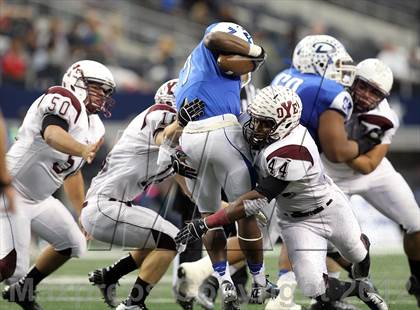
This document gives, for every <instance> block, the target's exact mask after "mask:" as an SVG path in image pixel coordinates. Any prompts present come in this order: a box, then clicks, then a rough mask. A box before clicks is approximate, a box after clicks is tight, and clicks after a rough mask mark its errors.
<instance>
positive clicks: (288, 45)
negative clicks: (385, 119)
mask: <svg viewBox="0 0 420 310" xmlns="http://www.w3.org/2000/svg"><path fill="white" fill-rule="evenodd" d="M89 2H91V1H89ZM27 3H29V4H31V2H30V1H25V0H22V1H20V2H15V1H13V2H5V1H2V0H0V5H1V13H0V71H1V83H3V84H12V85H17V86H20V87H26V88H35V89H44V88H46V87H48V86H49V85H52V84H58V83H60V80H61V76H62V74H63V71H64V70H65V68H66V67H67V66H68V65H69V64H70V63H72V62H74V61H76V60H77V59H83V58H87V59H93V60H97V61H100V62H103V63H106V64H107V65H110V67H111V70H112V71H113V73H114V75H115V77H116V79H117V84H118V85H119V90H123V91H132V90H140V91H146V92H149V91H153V89H155V87H156V86H158V85H159V84H160V83H161V81H164V80H167V79H170V78H173V77H174V76H176V75H177V73H178V71H179V69H180V68H181V67H182V65H183V62H184V61H185V57H186V55H185V53H184V52H180V50H179V48H180V47H179V46H177V45H176V43H177V42H176V39H174V37H173V36H172V35H171V34H165V33H162V34H159V35H157V36H156V38H155V40H154V42H150V44H149V45H148V47H147V48H146V49H147V51H144V49H143V50H142V49H140V50H139V52H138V53H134V52H133V51H135V50H133V51H131V54H130V53H126V54H121V53H120V51H119V50H118V48H119V47H120V46H124V43H125V44H126V46H127V47H128V46H130V47H131V46H134V45H135V42H133V41H132V40H131V38H127V37H126V34H125V33H124V30H123V29H124V27H123V23H124V21H122V20H121V15H118V14H116V15H115V16H114V17H115V18H112V19H111V20H109V19H108V18H106V19H104V18H101V16H100V11H97V10H95V6H92V7H91V8H89V9H88V10H86V12H85V11H84V12H82V13H81V14H80V15H77V16H72V15H69V16H66V17H65V18H63V17H62V16H56V17H53V16H54V15H52V14H50V12H49V10H48V7H46V6H39V5H38V6H37V5H33V4H31V5H27ZM92 3H94V4H96V5H97V2H95V1H92ZM142 4H143V5H144V6H145V7H148V8H150V9H155V10H157V11H164V12H166V13H167V14H170V15H172V16H180V17H183V18H185V17H186V18H187V19H188V20H190V21H193V22H195V23H197V24H198V25H202V28H203V29H204V27H205V25H208V24H210V23H212V22H215V21H220V20H224V21H233V22H238V23H240V24H243V23H242V22H240V21H238V20H237V17H236V16H235V12H236V11H235V8H234V6H232V4H228V3H226V2H225V1H210V0H161V1H160V2H159V1H150V0H149V1H144V2H143V3H142ZM96 8H97V7H96ZM258 18H259V12H258V11H257V12H255V14H254V16H253V18H252V20H251V21H249V24H251V23H252V25H253V26H252V27H249V29H250V31H251V32H252V33H253V36H254V40H255V41H257V42H259V43H260V44H261V45H263V46H264V47H265V48H266V49H267V52H268V54H269V55H270V57H269V59H268V60H267V64H268V65H267V66H264V69H263V70H262V71H261V72H260V73H259V74H258V75H256V77H255V79H256V81H255V83H256V84H257V86H261V85H264V84H267V83H269V82H270V81H271V79H272V78H273V76H274V75H275V74H276V73H277V72H279V71H280V70H282V69H283V68H285V67H288V66H290V58H291V54H292V51H293V48H294V46H295V45H296V43H297V42H298V41H299V39H300V38H301V37H303V36H304V35H307V34H310V33H312V34H320V33H326V34H331V35H334V36H336V37H338V38H340V39H341V40H342V41H343V42H344V43H345V45H346V46H348V49H349V51H350V53H351V55H353V57H354V59H355V61H359V60H361V59H364V58H367V57H374V56H377V57H378V58H380V59H382V60H383V61H384V62H386V63H387V64H388V65H389V66H390V67H391V68H392V69H393V72H394V75H395V78H396V79H397V83H396V84H397V87H398V81H413V80H417V78H418V75H419V72H420V47H413V48H412V49H411V50H408V49H407V48H406V47H402V46H396V45H395V44H393V43H392V42H387V41H386V42H383V43H382V45H378V44H377V43H375V42H372V41H371V40H368V39H360V40H359V41H357V42H355V41H351V40H347V39H346V37H345V35H344V34H342V33H340V32H339V31H337V29H334V28H333V27H330V26H327V25H325V24H324V23H322V22H316V23H313V24H310V25H306V24H302V21H300V20H293V19H291V20H288V21H287V22H288V23H289V27H287V30H286V31H285V32H284V33H283V34H279V32H274V31H269V30H267V29H263V28H259V27H258V26H255V25H259V24H260V23H259V22H258ZM244 26H245V27H246V26H248V25H247V24H244ZM196 39H197V40H198V39H199V38H196ZM130 41H131V42H130ZM127 43H128V44H127ZM360 46H363V48H360ZM189 48H192V47H189ZM184 49H185V47H183V50H184ZM185 50H188V48H187V49H185Z"/></svg>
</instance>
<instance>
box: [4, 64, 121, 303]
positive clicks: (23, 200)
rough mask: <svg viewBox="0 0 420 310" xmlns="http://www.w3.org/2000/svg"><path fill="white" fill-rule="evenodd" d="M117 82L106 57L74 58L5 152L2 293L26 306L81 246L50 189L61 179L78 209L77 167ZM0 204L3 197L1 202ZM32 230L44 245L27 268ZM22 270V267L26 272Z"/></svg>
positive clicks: (96, 143)
mask: <svg viewBox="0 0 420 310" xmlns="http://www.w3.org/2000/svg"><path fill="white" fill-rule="evenodd" d="M114 90H115V82H114V78H113V76H112V74H111V72H110V71H109V70H108V68H106V67H105V66H104V65H102V64H100V63H98V62H95V61H90V60H82V61H79V62H76V63H75V64H73V65H72V66H70V68H69V69H68V70H67V72H66V73H65V74H64V77H63V82H62V86H53V87H51V88H49V89H48V90H47V91H46V92H45V93H44V94H43V95H42V96H40V97H39V98H38V99H36V100H35V102H34V103H33V104H32V105H31V107H30V108H29V110H28V112H27V113H26V116H25V118H24V120H23V124H22V125H21V127H20V128H19V132H18V136H17V140H16V142H15V143H14V144H13V145H12V147H11V149H10V150H9V152H8V153H7V165H8V169H9V171H10V173H11V175H12V177H13V181H12V185H13V187H14V189H15V191H16V212H15V213H14V214H10V213H6V214H5V215H4V214H2V216H1V218H0V226H1V227H8V228H9V231H8V233H7V234H2V235H1V238H2V242H1V245H0V255H1V256H0V257H2V258H3V257H7V255H8V254H9V253H10V252H12V251H16V269H15V270H14V273H13V275H12V276H11V277H10V278H9V279H8V282H9V283H13V284H12V285H10V286H9V287H6V288H5V290H4V291H3V298H4V299H7V300H9V301H14V302H16V303H17V304H19V305H20V306H21V307H22V308H24V309H41V306H39V304H38V303H37V302H36V301H35V299H34V291H35V289H36V287H37V285H38V283H39V282H40V281H41V280H42V279H44V278H45V277H46V276H48V275H49V274H50V273H52V272H53V271H54V270H56V269H57V268H59V267H60V266H61V265H62V264H64V263H65V262H66V261H67V260H69V259H70V258H72V257H78V256H80V255H81V254H83V252H85V250H86V240H85V237H84V235H83V233H82V232H81V230H80V229H79V227H78V225H77V223H76V221H75V220H74V219H73V217H72V215H71V213H70V212H69V211H68V210H67V208H66V207H65V206H64V205H63V204H62V203H61V202H60V201H59V200H57V199H55V198H54V197H53V196H52V194H53V193H54V192H55V191H56V190H57V189H58V188H59V187H61V185H64V190H65V192H66V194H67V196H68V197H69V200H70V201H71V203H72V205H73V207H74V208H75V210H76V212H77V213H80V210H81V208H82V204H83V200H84V188H83V178H82V174H81V172H80V168H81V167H82V166H83V164H84V163H85V162H87V163H91V162H92V160H93V158H94V157H95V154H96V152H97V150H98V149H99V147H100V145H101V143H102V141H103V135H104V132H105V129H104V126H103V124H102V121H101V120H100V118H99V116H98V115H97V114H98V113H99V112H103V113H105V114H107V115H109V108H110V107H111V105H112V104H113V99H112V98H111V94H112V93H113V92H114ZM0 204H1V208H2V209H4V208H5V205H4V203H3V201H1V202H0ZM31 230H32V231H33V232H35V233H36V234H37V235H38V236H40V237H41V238H42V239H44V240H46V241H47V242H48V243H49V245H48V246H47V248H46V249H44V251H43V252H42V253H41V255H40V256H39V257H38V258H37V260H36V262H35V265H34V266H33V267H32V268H31V269H30V270H29V272H27V271H28V268H29V245H30V240H31V238H30V236H31ZM25 274H26V275H25Z"/></svg>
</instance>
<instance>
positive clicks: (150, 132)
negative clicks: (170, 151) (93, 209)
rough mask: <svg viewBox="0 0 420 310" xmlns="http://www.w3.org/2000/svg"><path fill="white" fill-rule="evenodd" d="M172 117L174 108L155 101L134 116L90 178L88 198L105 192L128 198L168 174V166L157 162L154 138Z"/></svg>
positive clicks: (113, 196)
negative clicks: (100, 166) (102, 165)
mask: <svg viewBox="0 0 420 310" xmlns="http://www.w3.org/2000/svg"><path fill="white" fill-rule="evenodd" d="M175 118H176V111H175V109H174V108H172V107H170V106H169V105H166V104H154V105H152V106H151V107H150V108H148V109H146V110H145V111H143V112H142V113H141V114H139V115H138V116H137V117H136V118H134V119H133V120H132V121H131V123H130V124H129V125H128V127H127V128H126V129H125V130H124V133H123V135H122V136H121V138H120V140H119V141H118V142H117V144H116V145H115V146H114V147H113V149H112V150H111V152H110V153H109V154H108V157H107V159H106V163H105V165H104V167H103V168H102V171H101V172H100V173H99V174H98V175H97V176H96V177H95V178H94V179H93V180H92V184H91V186H90V188H89V191H88V194H87V197H88V198H89V197H91V196H92V195H105V196H107V197H111V198H115V199H119V200H122V201H131V200H133V199H134V198H135V197H136V196H138V195H139V194H140V193H141V192H142V191H143V190H144V189H145V188H146V187H147V186H148V185H149V184H151V183H157V182H160V181H163V180H164V179H165V178H167V177H168V176H169V175H171V174H172V173H173V170H172V168H171V167H170V166H168V165H165V166H163V165H158V164H157V159H158V154H159V146H158V145H156V143H155V140H154V137H155V134H156V132H157V131H158V130H160V129H163V128H164V127H166V126H167V125H169V124H170V123H172V122H173V121H174V120H175Z"/></svg>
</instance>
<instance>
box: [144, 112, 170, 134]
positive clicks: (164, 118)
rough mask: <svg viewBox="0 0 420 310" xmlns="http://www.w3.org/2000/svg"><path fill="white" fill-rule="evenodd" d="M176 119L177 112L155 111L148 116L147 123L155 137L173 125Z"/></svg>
mask: <svg viewBox="0 0 420 310" xmlns="http://www.w3.org/2000/svg"><path fill="white" fill-rule="evenodd" d="M175 119H176V113H175V111H166V110H155V111H152V112H150V113H149V114H147V115H146V118H145V122H146V124H147V125H148V126H150V130H151V131H152V132H153V136H155V135H156V133H157V132H158V131H159V130H161V129H163V128H165V127H166V126H167V125H169V124H171V123H172V122H173V121H174V120H175Z"/></svg>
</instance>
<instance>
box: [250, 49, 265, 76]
mask: <svg viewBox="0 0 420 310" xmlns="http://www.w3.org/2000/svg"><path fill="white" fill-rule="evenodd" d="M260 47H261V53H260V54H259V55H258V56H257V57H253V58H254V60H253V62H254V70H252V71H257V70H258V69H259V68H260V67H261V66H262V65H263V64H264V62H265V60H266V59H267V53H266V52H265V50H264V48H263V47H262V46H260Z"/></svg>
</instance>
